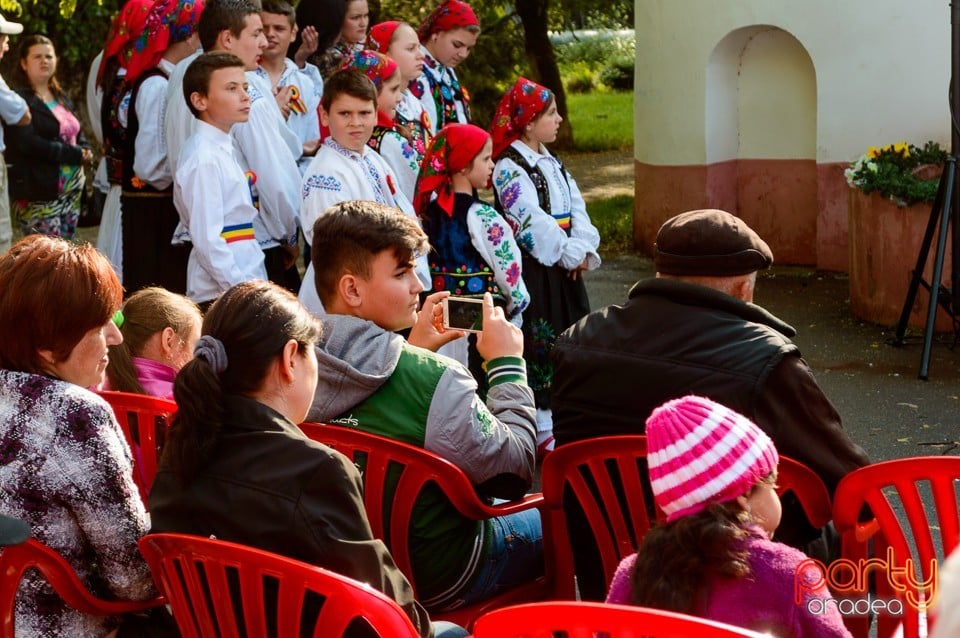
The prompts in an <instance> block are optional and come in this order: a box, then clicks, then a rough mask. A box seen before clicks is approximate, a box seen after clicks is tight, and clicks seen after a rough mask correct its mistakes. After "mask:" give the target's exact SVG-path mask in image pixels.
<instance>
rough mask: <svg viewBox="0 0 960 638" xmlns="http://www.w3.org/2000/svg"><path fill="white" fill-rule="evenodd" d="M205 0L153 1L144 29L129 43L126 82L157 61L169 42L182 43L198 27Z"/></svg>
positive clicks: (132, 79)
mask: <svg viewBox="0 0 960 638" xmlns="http://www.w3.org/2000/svg"><path fill="white" fill-rule="evenodd" d="M203 2H204V0H156V2H155V3H154V4H153V6H152V7H151V8H150V13H149V14H147V19H146V23H145V24H144V28H143V30H142V31H141V32H140V33H139V34H137V37H136V38H135V39H134V40H133V41H132V42H131V45H132V49H133V52H132V53H131V54H130V56H129V60H128V61H127V65H126V69H127V82H129V83H131V84H132V83H133V82H135V81H136V80H137V78H138V77H140V74H142V73H143V72H144V71H147V70H149V69H152V68H153V67H155V66H156V65H157V63H159V62H160V58H162V57H163V53H164V51H166V50H167V47H169V46H170V44H171V43H172V42H181V41H183V40H186V39H187V38H189V37H190V36H191V35H193V33H194V32H195V31H196V30H197V25H198V23H199V22H200V13H201V12H202V11H203Z"/></svg>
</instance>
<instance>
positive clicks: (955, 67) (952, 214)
mask: <svg viewBox="0 0 960 638" xmlns="http://www.w3.org/2000/svg"><path fill="white" fill-rule="evenodd" d="M958 82H960V0H951V2H950V154H951V155H953V157H954V158H956V157H958V156H960V123H958V121H957V118H958V117H960V87H958V86H957V83H958ZM945 205H946V206H947V211H945V212H948V213H949V214H948V215H947V216H948V217H949V218H950V221H951V227H950V233H951V256H952V258H953V261H952V268H951V269H950V275H951V277H950V290H951V291H952V293H953V294H952V295H951V301H952V302H953V303H952V308H953V312H954V313H957V312H958V311H960V230H958V228H957V226H958V225H960V188H955V189H953V197H948V198H947V199H946V201H945ZM939 285H940V280H939V279H934V280H933V282H931V286H939ZM930 305H931V306H932V305H933V302H932V301H931V303H930Z"/></svg>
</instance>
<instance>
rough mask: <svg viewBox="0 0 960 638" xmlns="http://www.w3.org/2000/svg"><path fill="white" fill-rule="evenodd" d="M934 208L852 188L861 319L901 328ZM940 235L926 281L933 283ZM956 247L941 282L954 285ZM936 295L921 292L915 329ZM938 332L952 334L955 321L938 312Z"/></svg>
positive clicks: (854, 276)
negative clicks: (904, 203)
mask: <svg viewBox="0 0 960 638" xmlns="http://www.w3.org/2000/svg"><path fill="white" fill-rule="evenodd" d="M930 208H931V206H930V204H916V205H913V206H908V207H906V208H900V207H898V206H897V205H896V204H895V203H894V202H892V201H890V200H889V199H887V198H885V197H883V196H881V195H878V194H876V193H871V194H869V195H868V194H866V193H864V192H863V191H861V190H860V189H857V188H851V189H850V207H849V238H850V239H849V246H850V310H851V311H852V312H853V315H854V316H855V317H857V318H859V319H863V320H865V321H870V322H872V323H877V324H880V325H884V326H896V324H897V321H899V319H900V312H901V310H902V309H903V303H904V301H905V300H906V297H907V288H908V287H909V285H910V277H911V273H912V271H913V268H914V266H916V263H917V255H918V253H919V252H920V244H921V242H922V241H923V233H924V231H925V230H926V227H927V222H928V221H929V219H930ZM936 245H937V234H934V238H933V243H932V245H931V248H930V256H929V259H928V260H927V265H926V268H925V269H924V274H923V276H924V279H925V280H926V281H928V282H929V281H930V280H931V277H932V271H933V259H934V253H935V252H936ZM950 252H951V251H950V244H949V242H948V243H947V251H946V259H945V260H944V266H943V276H942V278H941V281H942V282H943V283H944V284H945V285H946V286H948V287H949V286H950V268H951V266H950V264H951V255H950ZM929 301H930V295H929V293H927V291H926V289H924V288H923V287H921V288H920V290H919V292H918V293H917V297H916V300H915V302H914V304H913V310H912V312H911V314H910V322H909V325H910V326H911V327H913V328H919V329H923V327H924V325H925V324H926V317H927V305H928V303H929ZM935 329H936V331H937V332H950V331H951V330H952V329H953V327H952V324H951V322H950V318H949V317H948V316H947V315H946V313H945V312H943V311H942V310H938V311H937V322H936V328H935Z"/></svg>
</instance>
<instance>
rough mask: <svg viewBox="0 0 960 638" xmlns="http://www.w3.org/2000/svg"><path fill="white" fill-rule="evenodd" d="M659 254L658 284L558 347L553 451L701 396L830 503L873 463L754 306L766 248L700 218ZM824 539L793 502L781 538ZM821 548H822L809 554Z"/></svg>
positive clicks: (583, 563)
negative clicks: (766, 443) (800, 466)
mask: <svg viewBox="0 0 960 638" xmlns="http://www.w3.org/2000/svg"><path fill="white" fill-rule="evenodd" d="M655 248H656V254H655V257H654V263H655V264H656V267H657V276H656V278H654V279H645V280H641V281H639V282H638V283H637V284H636V285H634V287H633V288H632V289H631V290H630V293H629V299H628V300H627V302H626V303H625V304H624V305H622V306H619V305H612V306H608V307H606V308H603V309H600V310H597V311H595V312H592V313H591V314H589V315H587V316H586V317H584V318H583V319H581V320H580V321H579V322H577V323H575V324H574V325H573V326H571V327H570V328H569V329H568V330H567V331H566V332H564V333H563V334H562V335H561V336H560V338H559V339H558V340H557V343H556V346H555V347H554V350H553V358H554V377H553V396H552V402H553V417H554V436H555V437H556V441H557V445H558V446H562V445H564V444H566V443H570V442H573V441H578V440H581V439H587V438H593V437H598V436H609V435H617V434H642V433H643V428H644V422H645V421H646V419H647V417H648V416H649V415H650V413H651V412H652V411H653V410H654V408H656V407H658V406H659V405H661V404H663V403H665V402H666V401H668V400H670V399H675V398H679V397H682V396H685V395H688V394H696V395H699V396H705V397H708V398H710V399H713V400H714V401H717V402H718V403H722V404H723V405H725V406H727V407H729V408H731V409H733V410H736V411H737V412H739V413H741V414H743V415H745V416H747V417H748V418H750V419H751V420H752V421H753V422H754V423H756V424H757V425H759V426H760V427H761V428H762V429H763V430H764V431H766V432H767V434H769V435H770V438H771V439H773V441H774V443H775V444H776V446H777V450H778V451H779V452H780V453H781V454H783V455H784V456H789V457H793V458H794V459H797V460H799V461H801V462H802V463H804V464H806V465H807V466H809V467H810V468H811V469H812V470H813V471H814V472H816V473H817V474H818V475H819V476H820V477H821V478H822V479H823V482H824V483H825V484H826V486H827V489H828V490H829V491H830V493H831V494H833V491H834V490H835V489H836V486H837V483H838V482H839V481H840V479H841V478H843V476H845V475H846V474H847V473H849V472H850V471H852V470H854V469H856V468H858V467H861V466H863V465H866V464H867V463H869V459H868V458H867V455H866V454H865V453H864V451H863V450H862V449H861V448H860V447H859V446H858V445H856V444H855V443H853V441H851V440H850V438H849V437H848V436H847V434H846V433H845V432H844V431H843V427H842V425H841V423H840V416H839V414H837V411H836V409H835V408H834V407H833V405H832V404H831V403H830V401H829V399H827V397H826V396H824V394H823V391H822V390H821V389H820V387H819V386H818V385H817V382H816V380H815V379H814V377H813V373H812V372H811V371H810V368H809V366H808V365H807V363H806V362H805V361H804V360H803V359H802V358H801V356H800V351H799V350H798V349H797V346H795V345H794V344H793V342H791V341H790V337H792V336H793V335H794V334H796V331H795V330H794V329H793V328H792V327H790V326H789V325H788V324H786V323H785V322H783V321H781V320H780V319H778V318H777V317H775V316H773V315H772V314H770V313H769V312H767V311H766V310H764V309H763V308H761V307H760V306H757V305H754V304H753V291H754V286H755V284H756V280H757V271H759V270H766V269H767V268H769V267H770V265H771V264H772V263H773V254H772V253H771V252H770V247H769V246H767V244H766V242H764V241H763V240H762V239H761V238H760V237H759V236H758V235H757V234H756V233H755V232H754V231H753V230H752V229H751V228H750V227H749V226H747V225H746V224H745V223H744V222H743V220H741V219H739V218H737V217H735V216H733V215H731V214H730V213H726V212H724V211H720V210H695V211H689V212H686V213H682V214H680V215H677V216H676V217H673V218H671V219H669V220H667V221H666V222H665V223H664V224H663V226H661V228H660V231H659V232H658V233H657V240H656V245H655ZM788 496H789V495H788ZM571 523H574V521H573V520H571ZM571 533H572V534H574V535H576V534H577V532H576V531H574V530H571ZM820 536H821V530H816V529H814V528H813V527H811V526H810V525H809V523H808V522H807V520H806V518H805V517H804V515H803V513H802V511H801V510H800V507H799V505H798V504H797V502H796V501H795V499H794V500H790V499H789V498H788V500H786V501H785V502H784V513H783V519H782V522H781V525H780V527H779V528H778V530H777V540H779V541H781V542H784V543H787V544H789V545H793V546H794V547H798V548H800V549H804V550H807V551H808V552H812V553H813V554H820V555H821V556H824V555H825V553H826V552H825V548H824V547H823V544H822V539H820ZM815 540H816V541H818V543H820V545H813V546H810V545H808V544H809V543H811V542H812V541H815ZM578 545H580V546H587V547H586V549H584V550H582V551H580V550H578V551H575V553H578V554H579V555H578V556H576V558H577V561H576V562H577V574H578V577H579V580H580V583H579V584H580V588H581V595H583V596H584V598H585V599H592V598H595V597H597V596H598V595H602V592H601V591H598V589H599V590H602V588H603V586H604V585H603V582H602V574H600V580H599V581H597V580H596V576H597V573H596V570H595V569H594V570H591V569H590V564H591V563H599V560H597V559H595V558H594V557H592V556H590V554H589V552H590V551H594V550H593V546H592V544H591V543H577V542H576V539H575V542H574V547H577V546H578ZM584 570H586V572H587V573H582V572H583V571H584ZM590 572H593V573H590Z"/></svg>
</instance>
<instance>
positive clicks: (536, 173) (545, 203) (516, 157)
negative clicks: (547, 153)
mask: <svg viewBox="0 0 960 638" xmlns="http://www.w3.org/2000/svg"><path fill="white" fill-rule="evenodd" d="M500 157H506V158H507V159H509V160H511V161H512V162H513V163H514V164H516V165H517V166H519V167H520V168H522V169H523V170H524V172H525V173H526V174H527V175H528V176H529V177H530V181H531V182H533V185H534V186H536V188H537V203H539V204H540V208H542V209H543V212H545V213H547V214H548V215H550V216H551V217H553V218H554V219H557V220H558V222H557V225H558V226H560V228H562V229H563V231H564V232H565V233H567V236H568V237H569V236H570V224H569V223H568V224H567V225H566V227H564V226H563V225H562V224H560V223H559V218H563V219H567V220H569V219H570V212H569V211H566V212H564V213H561V214H560V215H554V214H553V212H552V211H551V210H550V188H549V186H548V185H547V178H546V177H544V175H543V171H541V170H540V167H539V166H536V165H534V166H530V164H529V163H528V162H527V160H526V159H524V157H523V155H521V154H520V151H518V150H517V149H515V148H513V147H512V146H508V147H507V148H506V150H505V151H503V153H501V154H500ZM557 161H558V162H560V171H561V172H562V173H563V178H564V180H565V181H566V182H567V188H569V187H570V181H569V178H568V177H567V169H566V167H565V166H564V165H563V162H561V161H560V158H557ZM493 205H494V207H495V208H496V209H497V210H498V211H499V212H500V214H501V215H503V216H504V218H505V219H510V217H509V216H507V215H506V213H505V211H504V209H503V206H502V205H501V204H500V196H499V195H498V194H497V191H496V189H494V191H493ZM514 230H515V231H516V229H514Z"/></svg>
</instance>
